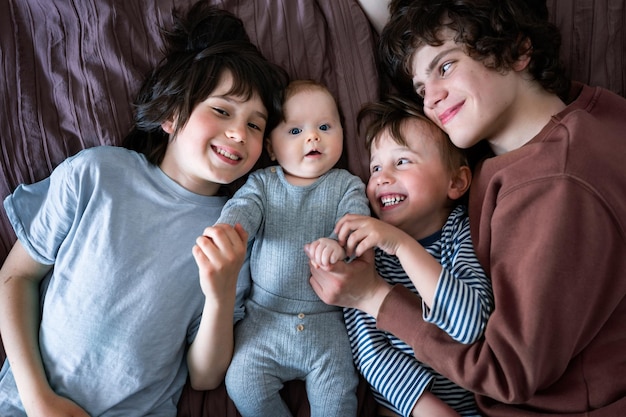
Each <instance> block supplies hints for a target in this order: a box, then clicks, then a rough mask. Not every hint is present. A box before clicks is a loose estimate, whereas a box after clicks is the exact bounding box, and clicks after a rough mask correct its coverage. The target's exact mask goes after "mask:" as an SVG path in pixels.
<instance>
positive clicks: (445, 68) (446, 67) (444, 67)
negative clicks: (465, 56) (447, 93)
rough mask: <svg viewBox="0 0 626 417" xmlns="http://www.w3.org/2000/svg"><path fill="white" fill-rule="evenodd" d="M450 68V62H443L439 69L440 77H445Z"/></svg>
mask: <svg viewBox="0 0 626 417" xmlns="http://www.w3.org/2000/svg"><path fill="white" fill-rule="evenodd" d="M451 66H452V62H450V61H447V62H444V63H443V64H442V65H441V68H440V71H441V75H442V76H445V75H446V73H447V72H448V70H450V67H451Z"/></svg>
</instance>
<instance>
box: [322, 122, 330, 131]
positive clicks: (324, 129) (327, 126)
mask: <svg viewBox="0 0 626 417" xmlns="http://www.w3.org/2000/svg"><path fill="white" fill-rule="evenodd" d="M328 129H330V126H329V125H328V123H324V124H323V125H321V126H320V130H323V131H327V130H328Z"/></svg>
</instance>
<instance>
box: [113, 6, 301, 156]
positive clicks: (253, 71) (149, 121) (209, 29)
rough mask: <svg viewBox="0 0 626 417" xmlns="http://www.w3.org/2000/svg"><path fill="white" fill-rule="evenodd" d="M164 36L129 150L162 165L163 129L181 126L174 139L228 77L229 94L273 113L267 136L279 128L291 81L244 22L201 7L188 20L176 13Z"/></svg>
mask: <svg viewBox="0 0 626 417" xmlns="http://www.w3.org/2000/svg"><path fill="white" fill-rule="evenodd" d="M162 34H163V40H164V44H165V51H164V53H165V57H164V58H163V60H162V61H161V62H160V63H159V64H158V65H157V67H156V68H155V69H154V70H153V71H152V72H151V73H150V75H149V76H148V77H147V78H146V80H145V81H144V83H143V85H142V86H141V89H140V91H139V94H138V96H137V98H136V101H135V103H134V106H135V126H134V128H133V130H132V131H131V133H130V134H129V135H128V136H127V137H126V138H125V139H124V141H123V146H124V147H126V148H129V149H132V150H135V151H138V152H141V153H143V154H144V155H146V157H147V158H148V160H149V161H150V162H152V163H153V164H159V163H160V162H161V161H162V160H163V157H164V156H165V150H166V148H167V144H168V141H169V135H168V134H167V133H166V132H164V131H163V130H162V129H161V125H162V123H164V122H166V121H168V120H174V119H175V120H176V123H175V125H174V132H173V135H172V136H173V138H174V139H175V138H176V135H177V134H178V132H179V131H180V130H181V129H182V128H183V127H184V126H185V124H186V123H187V121H188V120H189V117H190V115H191V113H192V111H193V109H194V108H195V107H196V105H197V104H198V103H200V102H202V101H204V100H205V99H206V98H207V97H208V96H209V95H210V94H211V93H212V92H213V90H215V88H216V87H217V85H218V82H219V81H220V77H221V76H222V75H223V74H224V72H225V71H229V72H230V73H231V74H232V77H233V86H232V88H231V91H229V94H234V95H237V96H241V97H244V98H246V99H248V98H250V97H252V96H253V95H254V94H257V95H258V96H259V97H260V99H261V101H262V102H263V104H264V106H265V108H266V110H267V112H268V121H267V125H266V132H269V131H270V130H271V129H273V127H274V126H275V125H276V124H277V123H278V121H279V120H280V109H281V102H282V92H283V90H284V88H285V86H286V85H287V83H288V81H289V77H288V76H287V73H286V72H285V71H284V70H283V69H282V68H280V67H279V66H278V65H275V64H273V63H271V62H269V61H268V60H267V59H266V58H265V57H264V56H263V55H262V54H261V52H260V51H259V50H258V48H257V47H256V46H255V45H254V44H253V43H252V42H251V41H250V39H249V37H248V34H247V33H246V30H245V28H244V25H243V22H242V21H241V19H239V18H238V17H236V16H235V15H233V14H232V13H230V12H228V11H226V10H222V9H218V8H216V7H214V6H210V5H209V4H208V3H206V2H202V1H201V2H198V3H196V4H195V5H194V6H193V7H191V8H190V9H189V11H188V12H187V13H186V15H184V16H181V14H180V13H179V12H178V11H174V25H173V27H172V28H171V29H170V30H166V29H163V30H162Z"/></svg>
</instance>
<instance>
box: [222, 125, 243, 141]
mask: <svg viewBox="0 0 626 417" xmlns="http://www.w3.org/2000/svg"><path fill="white" fill-rule="evenodd" d="M226 136H227V137H228V138H229V139H232V140H234V141H235V142H242V143H245V142H246V128H245V126H242V125H240V124H233V125H232V126H230V127H229V128H228V130H227V131H226Z"/></svg>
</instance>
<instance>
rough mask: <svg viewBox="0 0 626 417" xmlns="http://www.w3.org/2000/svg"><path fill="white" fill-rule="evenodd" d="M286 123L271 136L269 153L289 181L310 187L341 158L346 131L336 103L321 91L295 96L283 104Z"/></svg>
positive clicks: (304, 92)
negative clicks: (344, 132) (344, 131)
mask: <svg viewBox="0 0 626 417" xmlns="http://www.w3.org/2000/svg"><path fill="white" fill-rule="evenodd" d="M283 109H284V114H285V120H284V121H283V122H281V123H280V124H279V125H278V126H277V127H276V128H275V129H274V130H272V133H271V134H270V138H269V146H268V150H269V153H270V155H271V156H272V157H273V158H275V159H276V161H277V162H278V164H279V165H280V166H281V167H282V168H283V171H284V172H285V176H286V178H287V180H288V181H289V182H291V183H292V184H295V185H307V184H311V183H313V182H315V180H316V179H317V178H319V177H320V176H321V175H323V174H325V173H326V172H328V171H329V170H330V169H331V168H333V167H334V166H335V164H336V163H337V162H338V161H339V158H340V157H341V152H342V151H343V128H342V126H341V120H340V117H339V111H338V109H337V105H336V104H335V100H334V99H333V97H332V96H331V95H330V94H329V93H328V92H326V91H324V90H321V89H307V90H304V91H300V92H298V93H296V94H294V95H293V96H292V97H290V98H289V99H287V100H286V101H285V103H284V105H283Z"/></svg>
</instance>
